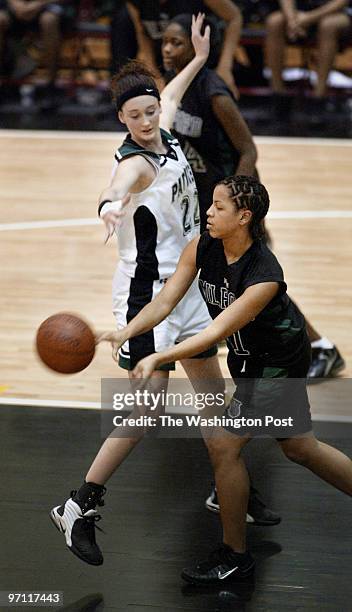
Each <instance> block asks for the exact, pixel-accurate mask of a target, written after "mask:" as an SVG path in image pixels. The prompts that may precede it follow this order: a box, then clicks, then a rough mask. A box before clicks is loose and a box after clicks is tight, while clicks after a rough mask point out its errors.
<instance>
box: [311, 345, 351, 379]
mask: <svg viewBox="0 0 352 612" xmlns="http://www.w3.org/2000/svg"><path fill="white" fill-rule="evenodd" d="M345 365H346V364H345V360H344V359H343V358H342V357H341V355H340V353H339V351H338V350H337V348H336V346H333V347H332V348H331V349H324V348H319V347H318V348H312V362H311V364H310V368H309V370H308V375H307V382H308V383H309V384H314V383H319V382H321V379H323V378H331V377H332V376H336V374H338V373H339V372H340V371H341V370H343V369H344V367H345Z"/></svg>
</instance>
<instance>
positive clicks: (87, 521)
mask: <svg viewBox="0 0 352 612" xmlns="http://www.w3.org/2000/svg"><path fill="white" fill-rule="evenodd" d="M104 493H105V488H104V487H103V488H102V491H101V492H100V493H99V494H96V493H95V494H94V495H93V499H92V496H90V499H88V500H87V498H86V499H85V501H84V502H82V501H81V500H80V498H79V492H78V494H77V492H76V491H72V492H71V497H70V498H69V499H68V500H67V501H66V502H65V503H64V504H62V505H61V506H56V507H55V508H53V509H52V511H51V513H50V518H51V520H52V521H53V523H54V525H55V526H56V527H57V529H58V530H59V531H61V532H62V533H63V534H64V535H65V539H66V544H67V546H68V548H69V549H70V550H71V552H73V553H74V554H75V555H76V556H77V557H79V558H80V559H81V560H82V561H85V562H86V563H89V564H90V565H102V563H103V555H102V553H101V550H100V548H99V546H98V544H97V543H96V540H95V529H96V528H98V529H99V527H97V525H96V523H97V521H99V520H100V519H101V516H100V514H98V512H97V511H96V510H95V506H96V505H103V503H104V502H103V501H102V500H101V497H102V495H103V494H104Z"/></svg>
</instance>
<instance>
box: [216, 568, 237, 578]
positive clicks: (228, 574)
mask: <svg viewBox="0 0 352 612" xmlns="http://www.w3.org/2000/svg"><path fill="white" fill-rule="evenodd" d="M236 570H238V565H237V566H236V567H234V568H233V569H231V570H229V571H228V572H225V573H224V574H222V573H221V572H220V571H219V572H218V578H219V580H224V578H227V576H230V574H233V572H235V571H236Z"/></svg>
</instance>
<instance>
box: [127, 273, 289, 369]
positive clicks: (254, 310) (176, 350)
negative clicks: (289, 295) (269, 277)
mask: <svg viewBox="0 0 352 612" xmlns="http://www.w3.org/2000/svg"><path fill="white" fill-rule="evenodd" d="M277 291H278V283H276V282H267V283H258V284H257V285H253V286H251V287H248V289H246V290H245V292H244V293H243V295H241V297H240V298H238V299H237V300H236V301H235V302H234V303H233V304H231V306H228V307H227V308H226V309H225V310H224V311H223V312H222V313H221V314H220V315H219V316H218V317H216V319H214V320H213V321H212V323H210V325H208V326H207V327H206V328H205V329H204V330H203V331H201V332H200V333H199V334H196V335H195V336H192V338H189V339H188V340H184V341H183V342H180V343H179V344H177V345H176V346H173V347H171V348H170V349H167V350H165V351H162V352H160V353H153V354H152V355H149V356H148V357H146V358H145V359H142V360H141V361H140V362H139V363H138V364H137V365H136V367H135V369H134V370H133V373H132V375H133V377H134V378H145V379H147V378H149V377H150V376H151V374H152V372H153V371H154V370H155V369H156V368H158V367H160V365H162V364H164V363H169V362H170V361H180V360H182V359H188V358H190V357H193V356H194V355H197V354H198V353H202V352H204V351H206V350H207V349H208V348H210V347H211V346H213V345H214V344H217V343H218V342H220V341H221V340H224V339H225V338H227V337H228V336H231V335H232V334H234V333H235V332H236V331H239V330H240V329H242V327H244V326H245V325H247V324H248V323H250V321H252V320H253V319H254V318H255V317H256V316H257V315H258V314H259V313H260V312H261V311H262V310H263V308H265V306H266V305H267V304H269V302H270V301H271V300H272V299H273V298H274V297H275V295H276V293H277Z"/></svg>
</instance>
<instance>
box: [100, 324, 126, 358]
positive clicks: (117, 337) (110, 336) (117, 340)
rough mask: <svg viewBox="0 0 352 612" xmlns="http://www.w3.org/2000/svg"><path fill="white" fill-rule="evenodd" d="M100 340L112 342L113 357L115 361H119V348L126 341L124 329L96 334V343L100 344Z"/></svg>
mask: <svg viewBox="0 0 352 612" xmlns="http://www.w3.org/2000/svg"><path fill="white" fill-rule="evenodd" d="M99 342H110V343H111V347H112V358H113V360H114V361H116V362H118V360H119V354H118V351H119V348H120V346H122V345H123V344H124V342H125V338H124V335H123V331H122V330H120V331H115V332H101V333H99V334H97V335H96V336H95V343H96V344H99Z"/></svg>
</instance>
